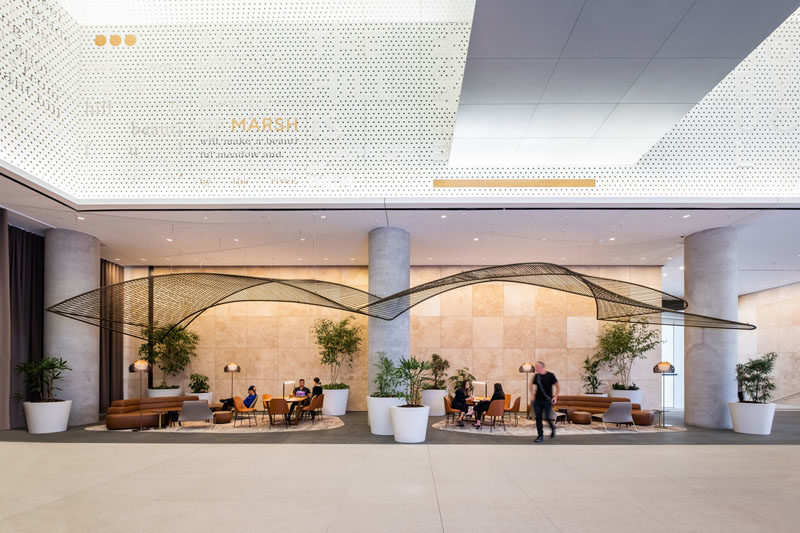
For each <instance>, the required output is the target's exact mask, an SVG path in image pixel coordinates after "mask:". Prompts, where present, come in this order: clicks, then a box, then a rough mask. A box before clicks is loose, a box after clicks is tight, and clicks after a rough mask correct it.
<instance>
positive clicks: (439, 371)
mask: <svg viewBox="0 0 800 533" xmlns="http://www.w3.org/2000/svg"><path fill="white" fill-rule="evenodd" d="M430 364H431V370H430V372H431V379H430V381H428V382H427V383H425V385H424V386H423V388H422V405H427V406H428V407H430V408H431V409H430V413H429V414H430V416H444V397H445V396H447V386H446V378H447V375H446V374H445V371H446V370H447V369H448V368H450V362H449V361H448V360H447V359H443V358H442V357H441V356H440V355H439V354H438V353H434V354H431V361H430Z"/></svg>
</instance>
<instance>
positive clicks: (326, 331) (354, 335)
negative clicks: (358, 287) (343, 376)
mask: <svg viewBox="0 0 800 533" xmlns="http://www.w3.org/2000/svg"><path fill="white" fill-rule="evenodd" d="M354 321H355V318H353V317H352V316H348V317H345V318H343V319H342V320H339V321H338V322H335V321H333V320H330V319H327V318H323V319H321V320H318V321H317V322H316V324H314V335H315V336H316V339H317V345H318V346H319V349H320V362H321V363H322V364H323V365H326V366H328V367H329V368H330V371H331V380H330V382H329V383H326V384H325V385H323V386H322V388H323V389H325V390H326V392H325V402H324V403H323V406H322V411H323V413H324V414H326V415H332V416H339V415H343V414H344V413H345V412H346V411H347V398H348V396H349V390H348V389H350V385H348V384H346V383H341V382H340V381H339V379H340V375H339V373H340V372H341V370H342V365H343V364H347V365H348V366H350V365H352V364H353V355H354V354H355V353H356V352H357V351H358V347H359V346H360V345H361V341H362V337H361V328H360V327H358V326H357V325H356V324H353V322H354Z"/></svg>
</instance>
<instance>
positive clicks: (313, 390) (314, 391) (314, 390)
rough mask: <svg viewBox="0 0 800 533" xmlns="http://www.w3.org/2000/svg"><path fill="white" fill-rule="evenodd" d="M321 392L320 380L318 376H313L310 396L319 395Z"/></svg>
mask: <svg viewBox="0 0 800 533" xmlns="http://www.w3.org/2000/svg"><path fill="white" fill-rule="evenodd" d="M321 394H322V382H321V381H320V380H319V378H314V386H313V387H311V396H312V397H314V396H319V395H321Z"/></svg>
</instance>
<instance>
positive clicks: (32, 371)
mask: <svg viewBox="0 0 800 533" xmlns="http://www.w3.org/2000/svg"><path fill="white" fill-rule="evenodd" d="M14 370H15V371H16V372H17V373H18V374H22V376H23V377H24V380H25V389H26V391H27V400H26V399H25V398H21V397H18V398H17V399H18V400H21V401H23V403H22V408H23V410H24V411H25V421H26V423H27V426H28V432H29V433H55V432H57V431H65V430H66V429H67V424H68V423H69V412H70V409H71V407H72V400H61V399H59V398H56V395H55V393H56V391H59V390H61V389H60V388H59V386H58V382H59V381H60V380H61V379H63V378H64V373H65V372H67V371H70V370H72V369H71V368H70V366H69V364H68V363H67V361H66V360H64V359H62V358H61V357H44V358H42V359H41V360H39V361H28V362H26V363H20V364H19V365H17V366H16V367H15V369H14Z"/></svg>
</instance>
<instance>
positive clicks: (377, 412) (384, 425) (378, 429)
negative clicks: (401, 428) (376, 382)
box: [367, 396, 405, 435]
mask: <svg viewBox="0 0 800 533" xmlns="http://www.w3.org/2000/svg"><path fill="white" fill-rule="evenodd" d="M404 403H405V400H403V399H402V398H373V397H372V396H367V411H368V415H369V417H368V420H369V428H370V431H372V434H373V435H392V434H394V430H393V429H392V414H391V412H390V410H389V408H390V407H392V406H394V405H403V404H404Z"/></svg>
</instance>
